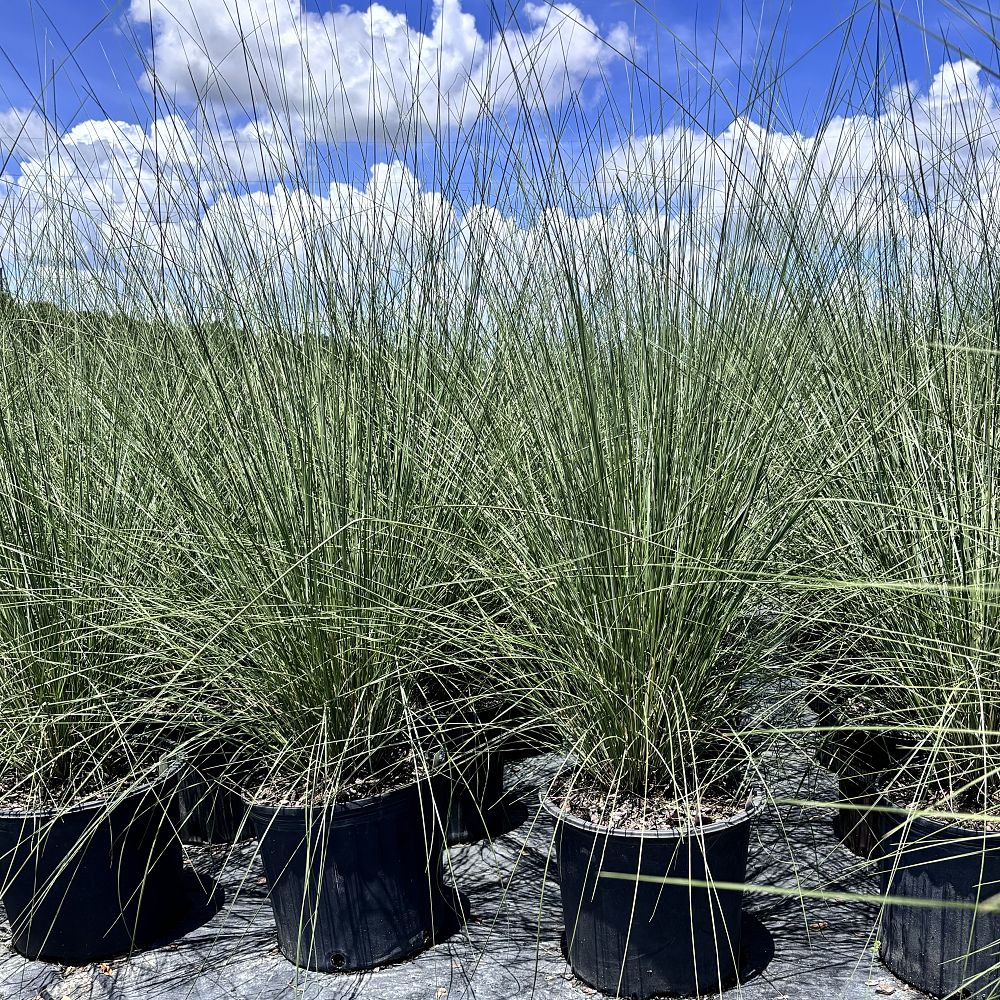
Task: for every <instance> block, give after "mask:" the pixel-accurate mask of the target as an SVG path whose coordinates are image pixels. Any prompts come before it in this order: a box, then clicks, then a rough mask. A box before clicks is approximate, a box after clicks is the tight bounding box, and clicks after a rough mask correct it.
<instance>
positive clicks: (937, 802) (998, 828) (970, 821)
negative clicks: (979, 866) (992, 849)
mask: <svg viewBox="0 0 1000 1000" xmlns="http://www.w3.org/2000/svg"><path fill="white" fill-rule="evenodd" d="M976 777H977V776H976V775H973V774H962V773H950V772H949V770H948V769H942V770H941V771H938V772H937V773H935V774H933V775H932V776H931V777H927V776H925V775H924V774H922V773H920V772H919V771H916V770H909V769H908V770H904V771H901V772H900V773H899V774H898V775H896V776H895V778H894V780H893V781H891V782H890V783H889V784H888V785H887V786H886V791H885V795H886V799H887V800H888V801H890V802H891V803H892V804H893V805H894V806H897V807H899V808H902V809H907V810H912V811H914V812H919V811H921V810H929V811H934V812H943V813H957V814H960V815H961V817H962V818H957V817H956V818H955V819H954V820H952V821H949V820H948V818H947V817H945V816H942V817H939V821H940V822H943V823H949V822H950V823H951V824H952V825H955V826H957V827H960V828H962V829H966V830H969V831H970V832H977V833H982V832H984V831H985V832H986V833H1000V787H997V786H996V785H995V784H994V786H993V787H991V788H989V789H986V790H984V789H982V788H979V789H969V788H968V786H969V784H970V783H972V781H974V780H976ZM994 780H995V779H994ZM984 816H985V817H987V818H986V819H985V820H984V819H982V818H977V817H984Z"/></svg>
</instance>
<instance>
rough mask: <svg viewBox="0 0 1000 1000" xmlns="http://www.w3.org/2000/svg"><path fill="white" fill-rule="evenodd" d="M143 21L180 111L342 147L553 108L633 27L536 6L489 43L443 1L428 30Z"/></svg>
mask: <svg viewBox="0 0 1000 1000" xmlns="http://www.w3.org/2000/svg"><path fill="white" fill-rule="evenodd" d="M130 14H131V17H132V18H133V20H135V21H137V22H140V23H144V24H149V26H150V27H151V29H152V34H153V46H154V50H155V57H156V58H155V79H154V78H153V77H152V71H150V74H149V79H148V81H147V82H149V83H150V84H155V85H156V86H158V87H159V88H161V89H162V90H163V91H164V92H165V93H166V94H167V95H169V97H170V99H171V100H176V101H178V102H180V103H182V104H187V105H195V104H197V105H200V106H205V105H212V106H221V107H223V108H225V109H226V110H227V112H230V113H244V114H250V113H251V112H252V113H253V115H254V116H255V117H256V118H257V119H263V118H276V119H280V120H282V121H284V122H286V123H287V124H288V125H289V126H290V127H291V128H292V130H293V131H295V132H298V133H301V132H305V133H308V134H309V135H311V136H313V137H316V136H320V135H322V136H324V137H326V138H329V139H332V140H337V139H345V138H347V139H350V138H355V137H357V136H363V137H364V136H369V135H375V136H376V137H378V136H382V135H384V134H387V133H388V134H389V135H396V132H397V130H398V129H400V127H401V126H410V127H413V126H414V125H415V126H417V127H418V128H420V127H425V128H429V129H432V130H433V129H439V128H440V127H441V126H444V125H454V124H461V123H465V122H469V121H472V120H475V119H476V118H477V117H478V116H479V115H480V114H482V112H483V111H484V109H485V110H489V111H491V112H494V113H495V112H498V111H502V110H504V109H505V108H508V107H510V106H513V105H517V106H519V107H521V106H524V105H529V106H548V105H550V104H552V103H553V102H558V101H561V100H563V99H565V98H566V97H567V96H568V95H570V94H572V93H576V92H578V91H579V90H580V88H581V87H582V86H583V85H584V83H585V82H586V80H587V79H588V78H589V77H591V76H592V75H593V74H594V73H595V72H596V71H599V70H600V69H601V68H602V67H604V66H606V65H607V64H608V63H609V62H610V61H611V60H612V59H614V58H615V48H616V47H621V46H625V45H627V41H628V36H627V32H626V29H625V28H623V27H621V26H617V27H614V28H612V29H611V30H610V31H609V33H608V34H607V35H605V36H602V34H601V31H600V29H599V27H598V25H597V24H596V22H595V21H594V20H593V19H592V18H591V17H589V16H587V15H585V14H584V13H583V12H582V11H581V10H580V9H579V8H578V7H576V6H575V5H573V4H571V3H562V4H547V3H542V2H537V3H536V2H531V3H527V4H525V6H524V7H523V9H522V11H521V18H520V23H516V24H509V25H505V26H502V27H498V28H497V30H496V31H495V32H494V33H493V35H492V36H491V37H488V38H487V37H484V36H483V35H482V34H480V32H479V29H478V28H477V25H476V21H475V18H474V17H473V16H472V15H471V14H469V13H468V12H466V11H465V10H463V8H462V4H461V0H435V2H434V5H433V10H432V17H431V23H430V26H429V29H428V30H427V31H426V33H425V32H422V31H419V30H417V29H416V28H415V27H414V26H413V25H411V24H410V22H409V21H408V19H407V17H406V15H405V14H398V13H393V12H392V11H389V10H388V9H387V8H385V7H383V6H382V5H380V4H378V3H374V4H372V5H371V6H370V7H368V8H367V9H365V10H360V9H352V8H351V7H348V6H346V5H345V6H343V7H341V8H339V9H338V10H334V11H330V12H327V13H322V14H321V13H316V12H312V11H308V10H306V9H305V8H304V7H303V6H302V4H301V2H300V0H241V2H240V3H238V4H226V3H220V2H219V0H132V4H131V8H130ZM609 43H610V45H609Z"/></svg>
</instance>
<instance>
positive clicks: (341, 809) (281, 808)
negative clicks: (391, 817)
mask: <svg viewBox="0 0 1000 1000" xmlns="http://www.w3.org/2000/svg"><path fill="white" fill-rule="evenodd" d="M444 780H445V779H444V777H443V776H442V775H440V774H432V775H430V776H428V777H423V778H414V779H413V781H409V782H407V783H406V784H405V785H397V786H396V787H395V788H390V789H387V790H386V791H384V792H379V793H378V794H377V795H369V796H367V797H366V798H363V799H348V800H346V801H338V800H337V799H334V800H333V801H331V802H321V803H317V804H315V805H304V806H297V805H287V804H282V803H278V802H251V803H250V813H251V815H253V814H256V815H257V816H258V817H259V818H262V819H263V818H270V817H273V816H287V817H293V816H299V815H301V816H302V817H303V818H304V817H305V816H308V815H312V816H317V815H320V814H322V813H332V814H333V815H334V816H343V815H345V814H348V813H349V814H352V815H355V814H357V813H362V812H369V811H371V810H373V809H378V808H380V807H382V806H384V805H385V804H386V803H387V802H388V801H390V800H392V799H402V798H403V797H404V796H406V795H409V794H412V792H414V791H418V792H419V788H420V786H421V785H423V786H425V787H426V788H427V792H428V794H429V795H431V796H432V801H433V789H434V786H435V785H438V786H439V787H440V786H441V785H443V783H444Z"/></svg>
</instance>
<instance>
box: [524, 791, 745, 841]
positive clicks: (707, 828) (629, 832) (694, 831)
mask: <svg viewBox="0 0 1000 1000" xmlns="http://www.w3.org/2000/svg"><path fill="white" fill-rule="evenodd" d="M538 798H539V800H540V801H541V804H542V808H543V809H544V810H545V811H546V812H547V813H548V814H549V815H550V816H551V817H552V818H553V819H554V820H555V822H556V825H557V826H558V824H559V823H567V824H568V825H569V826H573V827H576V828H577V829H578V830H586V831H587V832H588V833H597V834H603V835H604V836H607V837H626V838H630V839H646V840H677V839H680V838H684V837H698V836H700V835H702V834H712V833H720V832H721V831H723V830H729V829H731V828H732V827H735V826H739V825H741V824H742V823H745V822H747V821H748V820H751V819H754V818H755V817H756V816H758V815H759V814H760V813H761V812H763V809H764V798H763V796H762V795H761V794H760V792H759V791H758V790H757V789H754V790H753V791H752V792H751V793H750V795H749V797H748V801H747V804H746V807H745V808H743V809H741V810H740V811H739V812H738V813H736V815H735V816H729V817H728V818H727V819H719V820H716V821H715V822H714V823H703V824H702V825H700V826H690V827H679V826H658V827H653V828H652V829H649V830H636V829H635V828H633V827H615V826H604V825H602V824H600V823H592V822H590V820H586V819H582V818H581V817H579V816H575V815H574V814H573V813H571V812H566V811H565V810H564V809H560V808H559V806H557V805H556V804H555V803H554V802H553V801H552V800H551V799H550V798H549V797H548V793H547V791H546V789H544V788H543V789H540V790H539V793H538Z"/></svg>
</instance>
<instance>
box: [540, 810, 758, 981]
mask: <svg viewBox="0 0 1000 1000" xmlns="http://www.w3.org/2000/svg"><path fill="white" fill-rule="evenodd" d="M543 805H544V807H545V809H546V810H547V811H548V813H549V814H550V815H551V816H552V817H553V819H554V821H555V845H556V860H557V864H558V872H559V886H560V890H561V894H562V909H563V920H564V925H565V935H566V936H565V944H566V953H567V958H568V959H569V963H570V965H571V967H572V969H573V972H574V973H575V974H576V976H577V977H579V978H580V979H581V980H583V982H584V983H586V984H587V985H589V986H592V987H594V988H595V989H598V990H601V991H602V992H604V993H609V994H611V995H612V996H619V997H635V998H645V997H650V996H656V995H659V994H684V995H689V996H693V995H702V994H706V993H714V992H717V991H718V990H720V989H721V988H722V987H723V986H724V985H725V984H726V983H727V982H729V981H731V980H733V979H734V978H735V976H736V973H737V969H738V961H739V954H740V933H741V927H742V901H743V892H742V890H740V889H725V888H716V887H715V886H714V885H713V886H712V887H708V886H705V885H704V884H703V883H706V882H708V883H710V884H711V883H743V882H744V881H745V880H746V869H747V855H748V852H749V844H750V829H751V825H752V822H753V818H754V815H755V814H756V812H757V804H756V803H754V804H752V805H750V806H748V807H747V809H746V810H744V811H743V812H740V813H739V814H738V815H736V816H734V817H733V818H731V819H727V820H722V821H720V822H717V823H711V824H707V825H705V826H703V827H700V828H699V829H698V830H696V831H679V830H669V829H668V830H661V831H644V832H641V833H640V832H639V831H633V830H614V829H609V828H608V827H602V826H598V825H596V824H594V823H590V822H587V821H586V820H583V819H579V818H577V817H576V816H573V815H571V814H569V813H566V812H563V811H561V810H559V809H558V807H557V806H556V805H555V804H554V803H552V802H549V801H547V800H546V799H544V798H543ZM637 876H638V878H637ZM665 878H669V879H679V880H681V881H680V882H678V883H665V882H663V881H661V880H662V879H665ZM689 880H690V882H693V883H695V884H694V885H690V884H684V883H687V882H688V881H689ZM698 883H702V884H698Z"/></svg>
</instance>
